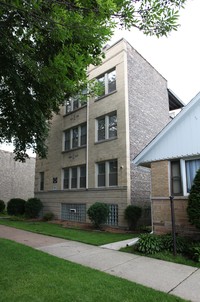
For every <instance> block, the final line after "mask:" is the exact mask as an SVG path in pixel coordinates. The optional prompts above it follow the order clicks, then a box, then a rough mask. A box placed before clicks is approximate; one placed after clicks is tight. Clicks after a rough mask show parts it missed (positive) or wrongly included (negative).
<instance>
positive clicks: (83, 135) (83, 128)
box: [81, 125, 87, 146]
mask: <svg viewBox="0 0 200 302" xmlns="http://www.w3.org/2000/svg"><path fill="white" fill-rule="evenodd" d="M86 140H87V127H86V125H82V126H81V146H84V145H86Z"/></svg>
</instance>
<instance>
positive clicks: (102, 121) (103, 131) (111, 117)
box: [97, 111, 117, 142]
mask: <svg viewBox="0 0 200 302" xmlns="http://www.w3.org/2000/svg"><path fill="white" fill-rule="evenodd" d="M115 137H117V113H116V111H115V112H112V113H110V114H108V115H105V116H102V117H100V118H98V119H97V141H98V142H99V141H103V140H105V139H111V138H115Z"/></svg>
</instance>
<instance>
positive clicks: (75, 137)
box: [72, 127, 78, 148]
mask: <svg viewBox="0 0 200 302" xmlns="http://www.w3.org/2000/svg"><path fill="white" fill-rule="evenodd" d="M76 147H78V127H77V128H74V129H72V148H76Z"/></svg>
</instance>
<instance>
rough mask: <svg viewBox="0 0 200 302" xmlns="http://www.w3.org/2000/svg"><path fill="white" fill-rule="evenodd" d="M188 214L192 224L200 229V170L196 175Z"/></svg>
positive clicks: (189, 199) (189, 198)
mask: <svg viewBox="0 0 200 302" xmlns="http://www.w3.org/2000/svg"><path fill="white" fill-rule="evenodd" d="M187 214H188V218H189V221H190V222H191V224H193V225H195V226H196V227H197V228H198V229H200V169H199V170H198V171H197V173H196V176H195V178H194V181H193V185H192V188H191V191H190V195H189V197H188V207H187Z"/></svg>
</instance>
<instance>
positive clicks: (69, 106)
mask: <svg viewBox="0 0 200 302" xmlns="http://www.w3.org/2000/svg"><path fill="white" fill-rule="evenodd" d="M65 104H66V105H65V114H68V113H70V112H72V111H74V110H76V109H78V108H81V107H83V106H85V105H86V104H87V89H85V90H83V91H82V94H81V96H80V95H77V96H73V97H70V98H69V99H68V100H67V101H66V103H65Z"/></svg>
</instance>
